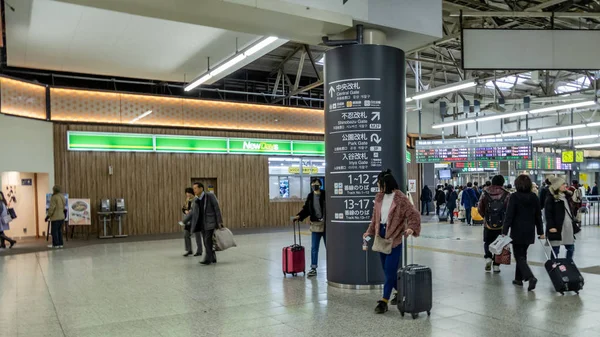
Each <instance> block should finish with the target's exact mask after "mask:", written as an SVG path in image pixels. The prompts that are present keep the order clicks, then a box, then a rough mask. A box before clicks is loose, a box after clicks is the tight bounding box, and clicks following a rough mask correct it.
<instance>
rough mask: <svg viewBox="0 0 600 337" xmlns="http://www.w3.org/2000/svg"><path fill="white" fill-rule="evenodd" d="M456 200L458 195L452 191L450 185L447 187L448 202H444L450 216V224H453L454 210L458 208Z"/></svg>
mask: <svg viewBox="0 0 600 337" xmlns="http://www.w3.org/2000/svg"><path fill="white" fill-rule="evenodd" d="M457 200H458V193H456V191H455V190H454V187H452V185H450V186H448V200H447V201H446V207H448V214H449V216H450V223H451V224H453V223H454V210H455V209H456V207H457V206H458V205H457V203H456V201H457Z"/></svg>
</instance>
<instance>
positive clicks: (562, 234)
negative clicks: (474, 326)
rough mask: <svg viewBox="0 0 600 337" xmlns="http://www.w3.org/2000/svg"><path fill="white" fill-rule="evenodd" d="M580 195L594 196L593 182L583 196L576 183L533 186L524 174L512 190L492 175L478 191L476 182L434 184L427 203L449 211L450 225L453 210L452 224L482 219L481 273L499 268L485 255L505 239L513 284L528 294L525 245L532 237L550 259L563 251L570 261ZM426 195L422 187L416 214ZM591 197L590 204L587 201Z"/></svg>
mask: <svg viewBox="0 0 600 337" xmlns="http://www.w3.org/2000/svg"><path fill="white" fill-rule="evenodd" d="M585 195H591V196H593V197H594V196H596V195H598V186H597V183H595V184H594V187H593V188H589V191H588V190H586V189H584V188H583V187H582V186H581V185H580V184H579V182H578V181H577V180H573V181H572V184H571V186H568V185H567V184H566V182H565V181H564V179H562V178H559V177H551V178H548V179H546V180H545V181H544V182H543V183H542V186H541V187H538V185H537V184H536V183H535V182H533V181H531V178H530V177H529V176H528V175H520V176H518V177H517V178H516V180H515V181H514V186H513V185H512V184H510V183H508V184H507V183H506V182H505V179H504V177H503V176H500V175H497V176H494V177H493V178H492V180H491V181H487V182H485V184H484V185H483V187H480V186H479V184H478V183H477V182H468V183H467V184H466V186H457V187H456V191H455V188H454V187H453V186H451V185H450V186H448V185H446V186H442V185H438V186H437V187H436V194H435V197H434V198H433V200H434V201H436V209H440V207H442V205H445V206H446V208H447V209H448V210H449V212H450V213H449V214H450V223H453V218H454V216H453V215H454V211H455V210H456V208H458V212H457V214H458V219H461V220H464V221H465V222H466V223H467V224H472V218H471V214H472V211H474V213H475V212H476V213H478V214H480V215H481V217H483V251H484V259H485V270H486V271H493V272H494V273H499V272H500V263H499V262H498V259H496V256H495V255H494V254H493V253H492V252H491V251H490V245H491V244H492V243H494V242H495V241H496V240H497V239H498V237H499V236H501V235H503V236H506V235H509V236H510V237H511V239H512V241H511V243H512V247H513V253H514V257H515V260H516V262H517V265H516V270H515V279H514V281H513V284H515V285H517V286H522V285H523V282H528V283H529V284H528V290H530V291H531V290H534V289H535V287H536V284H537V279H536V278H535V276H534V275H533V273H532V272H531V269H530V268H529V266H528V265H527V250H528V248H529V246H530V245H532V244H534V243H535V237H536V234H537V235H538V237H539V239H541V240H546V239H547V244H549V245H550V246H551V247H552V250H553V251H554V254H553V255H552V258H555V257H556V256H558V255H559V253H560V247H561V246H564V247H565V250H566V257H567V259H573V256H574V252H575V240H576V236H575V234H577V233H578V232H579V231H581V221H580V215H581V212H582V207H583V205H584V198H583V196H585ZM430 196H431V191H430V190H429V189H428V188H427V186H425V187H424V189H423V191H422V193H421V201H422V208H421V214H423V211H424V210H425V209H426V208H425V206H426V203H425V202H426V201H431V198H430ZM593 197H592V199H590V200H592V201H593V200H594V199H593ZM473 208H474V209H473ZM440 218H441V217H440ZM544 224H545V228H546V229H545V231H544Z"/></svg>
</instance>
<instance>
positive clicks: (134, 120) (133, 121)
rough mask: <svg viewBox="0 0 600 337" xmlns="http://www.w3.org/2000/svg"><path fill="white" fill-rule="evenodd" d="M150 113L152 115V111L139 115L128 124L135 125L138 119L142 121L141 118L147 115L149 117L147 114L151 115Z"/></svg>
mask: <svg viewBox="0 0 600 337" xmlns="http://www.w3.org/2000/svg"><path fill="white" fill-rule="evenodd" d="M151 113H152V110H148V111H146V112H144V113H143V114H141V115H139V116H137V117H136V118H134V119H132V120H131V121H130V122H129V123H130V124H133V123H135V122H137V121H139V120H140V119H142V118H144V117H146V116H148V115H149V114H151Z"/></svg>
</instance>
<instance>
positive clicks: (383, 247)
mask: <svg viewBox="0 0 600 337" xmlns="http://www.w3.org/2000/svg"><path fill="white" fill-rule="evenodd" d="M392 243H393V241H392V239H385V238H382V237H381V236H379V235H376V236H375V241H373V247H372V248H371V249H372V250H373V251H374V252H380V253H383V254H391V253H392Z"/></svg>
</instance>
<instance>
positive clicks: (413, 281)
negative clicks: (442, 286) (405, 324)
mask: <svg viewBox="0 0 600 337" xmlns="http://www.w3.org/2000/svg"><path fill="white" fill-rule="evenodd" d="M411 243H412V240H411ZM402 244H403V246H404V248H403V250H404V252H403V255H404V256H403V257H402V259H403V261H404V263H403V264H402V265H403V267H402V268H400V269H399V270H398V310H399V311H400V314H401V315H402V316H403V317H404V314H405V313H408V314H411V315H412V318H413V319H416V318H417V316H419V313H421V312H427V315H431V308H432V306H433V291H432V284H431V283H432V281H431V269H430V268H429V267H426V266H423V265H419V264H414V263H412V262H413V261H412V260H413V257H414V248H412V247H411V264H407V256H406V255H407V251H408V249H407V246H408V240H406V238H405V239H404V242H403V243H402Z"/></svg>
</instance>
